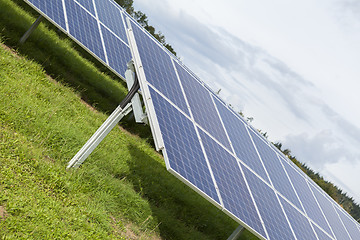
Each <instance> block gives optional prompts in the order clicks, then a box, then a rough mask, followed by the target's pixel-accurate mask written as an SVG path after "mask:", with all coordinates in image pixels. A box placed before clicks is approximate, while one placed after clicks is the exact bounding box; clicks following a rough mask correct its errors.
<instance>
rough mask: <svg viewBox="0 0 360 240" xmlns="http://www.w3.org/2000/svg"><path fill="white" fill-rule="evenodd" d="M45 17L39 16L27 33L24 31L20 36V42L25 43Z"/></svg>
mask: <svg viewBox="0 0 360 240" xmlns="http://www.w3.org/2000/svg"><path fill="white" fill-rule="evenodd" d="M42 19H43V16H41V15H40V16H39V17H38V18H37V19H36V20H35V22H34V23H33V24H32V25H31V27H30V28H29V29H28V30H27V31H26V33H24V35H23V36H22V37H21V38H20V41H19V43H20V44H23V43H24V42H25V41H26V39H28V37H29V36H30V34H31V33H32V32H33V31H34V30H35V29H36V28H37V26H39V24H40V22H41V20H42Z"/></svg>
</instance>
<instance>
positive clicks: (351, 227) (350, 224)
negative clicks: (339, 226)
mask: <svg viewBox="0 0 360 240" xmlns="http://www.w3.org/2000/svg"><path fill="white" fill-rule="evenodd" d="M335 209H336V212H337V213H338V215H339V216H340V219H341V221H342V222H343V224H344V225H345V227H346V229H347V231H348V233H349V234H350V236H351V238H352V239H360V238H359V230H358V228H357V226H356V223H355V222H354V221H353V220H351V219H350V218H349V216H348V214H347V213H345V212H344V210H343V209H339V208H338V207H335Z"/></svg>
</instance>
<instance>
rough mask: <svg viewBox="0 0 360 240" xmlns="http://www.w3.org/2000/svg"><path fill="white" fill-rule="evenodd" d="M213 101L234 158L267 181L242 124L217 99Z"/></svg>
mask: <svg viewBox="0 0 360 240" xmlns="http://www.w3.org/2000/svg"><path fill="white" fill-rule="evenodd" d="M214 100H215V104H216V106H217V109H218V111H219V113H220V116H221V119H222V121H223V123H224V126H225V128H226V131H227V133H228V135H229V138H230V141H231V143H232V146H233V148H234V151H235V153H236V156H237V157H238V158H239V159H240V160H241V161H243V162H244V163H245V164H246V165H248V166H249V167H250V168H251V169H253V170H254V171H255V172H256V173H257V174H259V175H260V176H261V177H262V178H263V179H264V180H266V181H269V179H268V177H267V175H266V172H265V170H264V167H263V165H262V163H261V161H260V158H259V157H258V155H257V153H256V150H255V147H254V144H253V143H252V141H251V138H250V136H249V134H248V132H247V130H246V127H245V125H244V124H243V122H242V121H241V120H240V119H239V118H238V117H237V116H235V115H234V114H233V113H231V112H230V111H229V110H228V109H227V108H226V107H225V106H224V105H223V104H222V103H221V102H219V101H218V100H217V99H214Z"/></svg>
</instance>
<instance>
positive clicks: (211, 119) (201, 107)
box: [175, 63, 231, 149]
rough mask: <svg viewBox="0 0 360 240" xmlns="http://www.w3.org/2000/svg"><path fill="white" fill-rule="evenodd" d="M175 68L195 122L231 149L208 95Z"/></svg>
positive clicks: (197, 84) (180, 68) (183, 70)
mask: <svg viewBox="0 0 360 240" xmlns="http://www.w3.org/2000/svg"><path fill="white" fill-rule="evenodd" d="M175 66H176V69H177V72H178V74H179V77H180V81H181V83H182V86H183V88H184V91H185V95H186V98H187V100H188V101H189V105H190V108H191V112H192V114H193V116H194V119H195V121H196V122H197V123H198V124H199V125H200V126H201V127H203V128H204V129H205V130H206V131H208V132H209V133H210V134H211V135H212V136H213V137H214V138H216V139H217V140H218V141H219V142H221V143H222V144H223V145H224V146H225V147H226V148H228V149H231V148H230V144H229V142H228V140H227V137H226V134H225V131H224V129H223V127H222V125H221V121H220V118H219V114H218V113H217V111H216V108H215V105H214V102H213V101H212V98H211V96H210V93H209V92H208V91H207V90H206V89H205V88H204V87H203V86H202V85H201V84H200V83H199V82H198V81H197V80H196V79H195V78H193V77H192V76H191V75H190V74H189V73H188V72H187V71H185V69H183V68H182V67H181V66H180V65H179V64H177V63H176V64H175Z"/></svg>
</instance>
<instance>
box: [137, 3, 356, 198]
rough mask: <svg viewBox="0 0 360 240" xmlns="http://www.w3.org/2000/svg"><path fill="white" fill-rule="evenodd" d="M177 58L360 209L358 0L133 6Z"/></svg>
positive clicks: (138, 4) (273, 139)
mask: <svg viewBox="0 0 360 240" xmlns="http://www.w3.org/2000/svg"><path fill="white" fill-rule="evenodd" d="M134 7H135V10H140V11H142V12H144V13H145V14H146V15H147V16H148V19H149V24H150V25H152V26H154V27H155V29H156V30H157V31H161V32H162V33H163V34H164V35H165V37H166V41H167V43H169V44H170V45H171V46H172V47H173V48H174V49H175V51H176V52H177V55H178V57H180V59H181V60H182V61H183V62H184V63H185V64H186V65H187V66H188V67H189V68H190V69H191V70H192V71H193V72H195V73H196V74H197V75H198V76H199V77H200V78H201V79H202V80H203V81H204V82H206V83H207V84H208V85H209V86H210V87H211V88H212V89H213V90H214V91H218V90H220V89H221V90H220V97H221V98H222V99H224V100H225V101H226V102H227V103H229V104H231V106H233V107H234V109H235V110H236V111H242V112H243V113H244V114H245V116H246V117H253V118H254V121H253V122H252V125H253V126H254V127H256V128H258V129H261V130H262V131H263V132H267V134H268V136H269V140H270V141H273V142H281V143H282V144H283V146H284V148H289V149H290V150H291V153H292V155H294V156H296V157H297V159H298V160H299V161H300V162H303V163H305V164H306V165H308V166H309V167H311V168H312V169H313V170H314V171H316V172H319V173H320V175H322V176H324V178H325V179H326V180H329V181H331V182H333V183H334V184H335V185H337V186H339V187H340V188H341V189H342V190H343V191H345V192H346V193H347V194H348V196H351V197H353V198H354V200H355V201H356V202H357V203H360V107H359V106H360V94H358V92H359V90H360V81H359V77H360V66H359V63H360V44H359V43H360V1H357V0H318V1H312V0H301V1H299V0H297V1H285V0H272V1H267V0H222V1H205V0H152V1H149V0H134Z"/></svg>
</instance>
